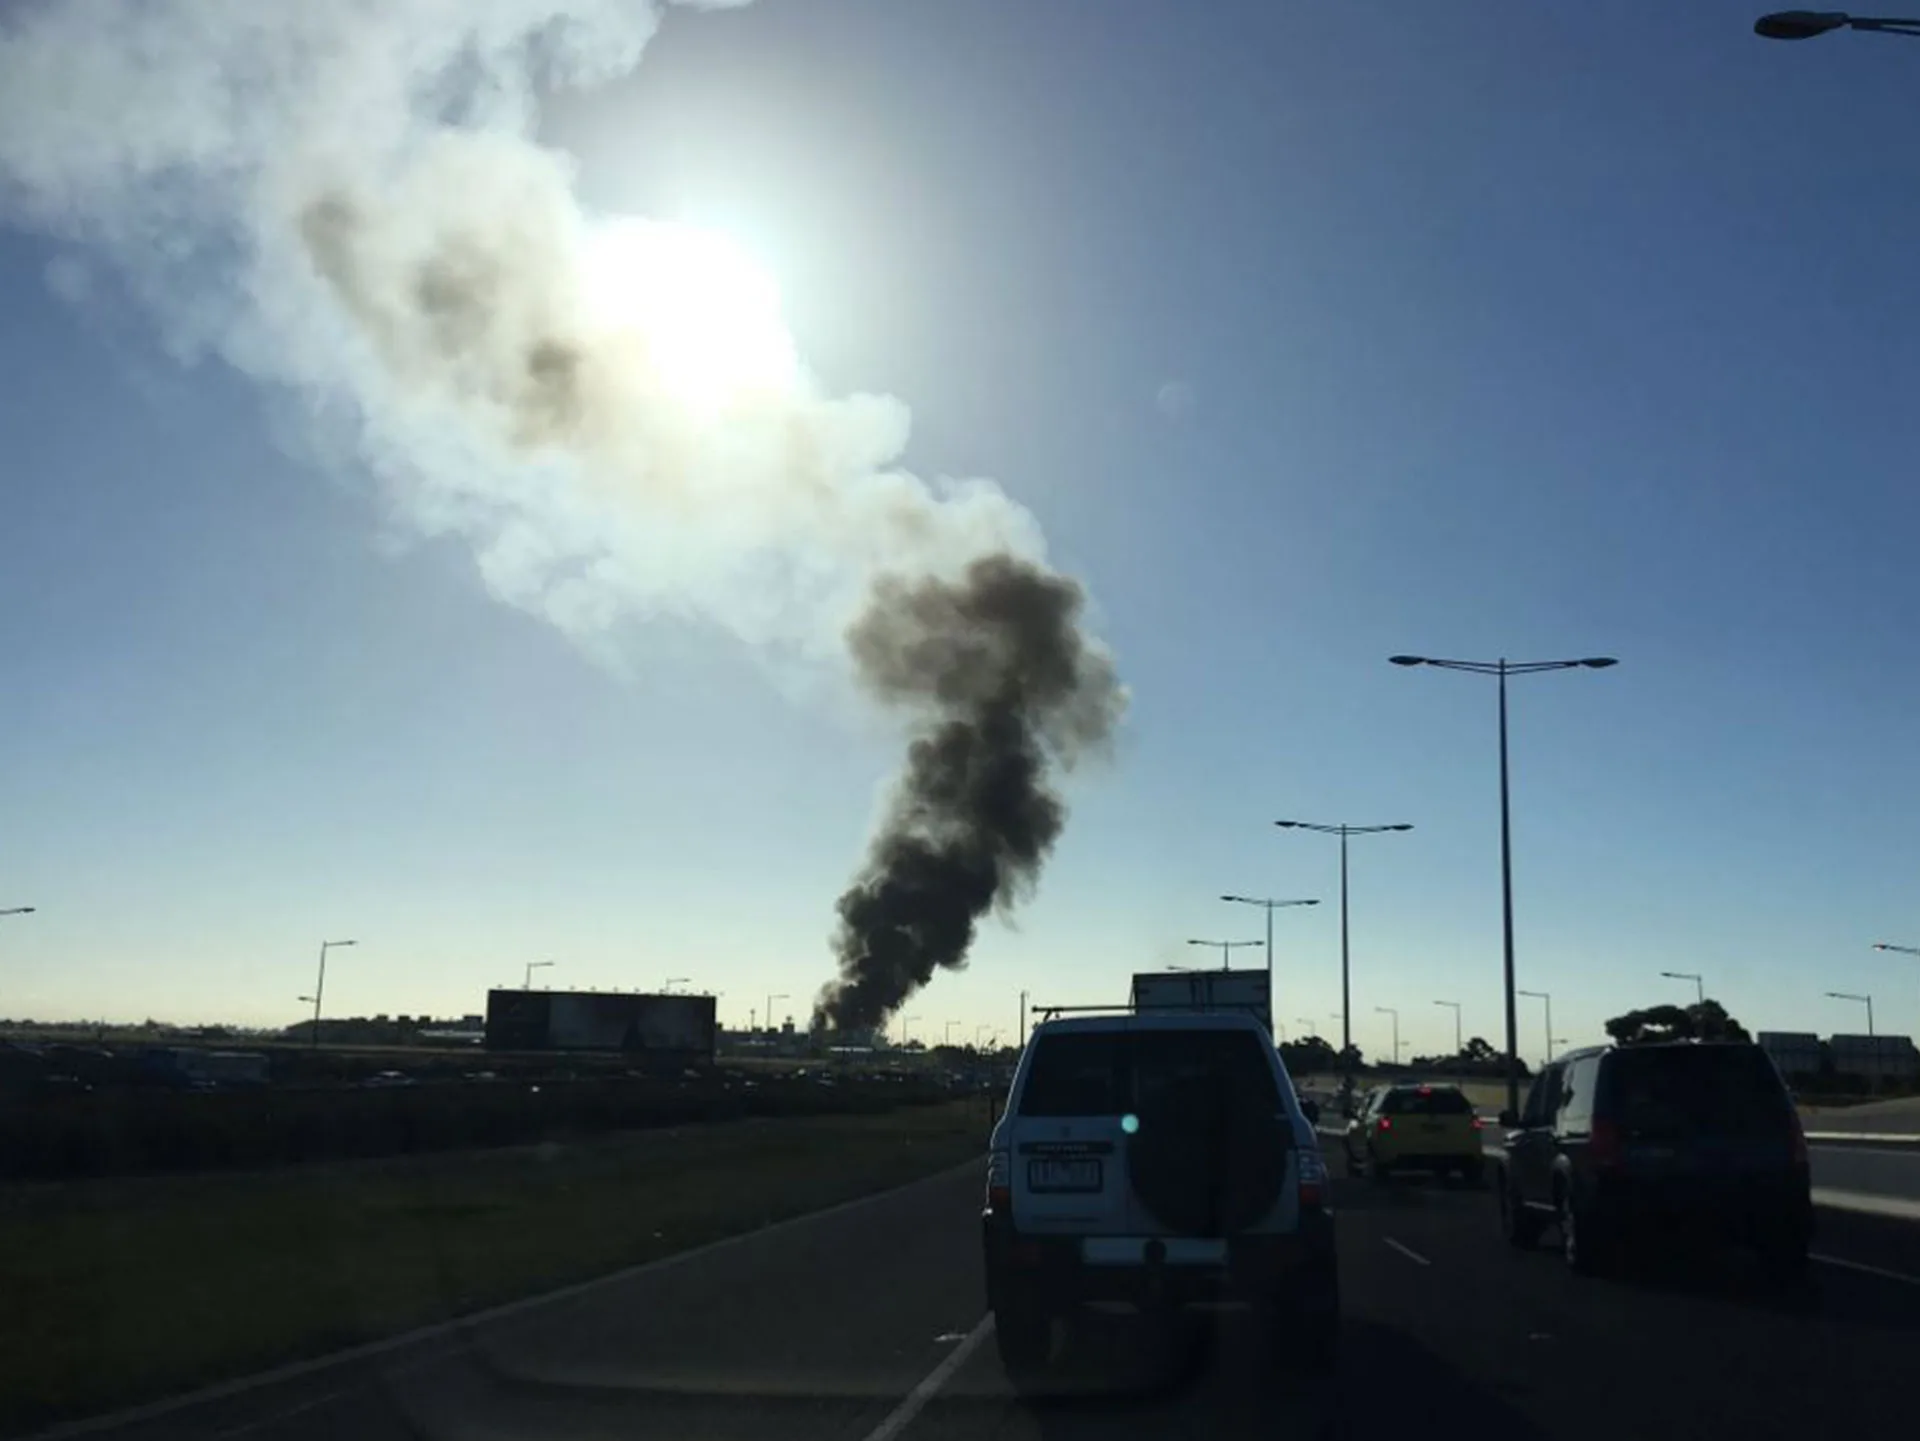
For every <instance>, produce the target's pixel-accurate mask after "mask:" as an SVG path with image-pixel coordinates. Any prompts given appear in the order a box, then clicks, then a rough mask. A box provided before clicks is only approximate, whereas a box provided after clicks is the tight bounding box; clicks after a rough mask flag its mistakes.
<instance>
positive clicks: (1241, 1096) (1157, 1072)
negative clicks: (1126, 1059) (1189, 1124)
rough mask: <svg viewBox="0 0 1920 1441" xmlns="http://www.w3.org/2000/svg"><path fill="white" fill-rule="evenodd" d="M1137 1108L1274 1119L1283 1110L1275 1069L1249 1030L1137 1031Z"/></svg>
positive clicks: (1134, 1054) (1134, 1055)
mask: <svg viewBox="0 0 1920 1441" xmlns="http://www.w3.org/2000/svg"><path fill="white" fill-rule="evenodd" d="M1132 1060H1133V1103H1134V1105H1135V1106H1136V1107H1138V1108H1140V1109H1142V1110H1148V1109H1159V1108H1162V1107H1166V1106H1180V1105H1188V1104H1192V1105H1206V1106H1217V1105H1219V1104H1220V1102H1221V1098H1222V1097H1223V1096H1224V1097H1226V1098H1228V1100H1229V1103H1230V1104H1231V1105H1233V1106H1234V1107H1235V1108H1236V1109H1245V1110H1247V1111H1260V1112H1264V1113H1267V1114H1271V1113H1272V1112H1273V1111H1274V1110H1275V1109H1276V1108H1277V1106H1278V1105H1279V1099H1280V1098H1279V1092H1278V1091H1277V1090H1276V1089H1275V1087H1274V1082H1273V1068H1272V1067H1271V1066H1270V1065H1269V1064H1268V1062H1267V1058H1266V1055H1265V1053H1264V1050H1263V1048H1262V1046H1261V1044H1260V1040H1259V1038H1258V1037H1257V1036H1255V1035H1253V1034H1252V1033H1251V1032H1248V1031H1161V1030H1153V1031H1136V1032H1134V1033H1133V1036H1132Z"/></svg>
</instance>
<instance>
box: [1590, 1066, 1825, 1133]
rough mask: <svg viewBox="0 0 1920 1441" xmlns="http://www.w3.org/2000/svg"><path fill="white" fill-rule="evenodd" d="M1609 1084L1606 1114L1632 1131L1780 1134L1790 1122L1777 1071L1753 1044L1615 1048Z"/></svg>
mask: <svg viewBox="0 0 1920 1441" xmlns="http://www.w3.org/2000/svg"><path fill="white" fill-rule="evenodd" d="M1605 1084H1606V1091H1607V1094H1606V1099H1605V1102H1604V1110H1605V1112H1606V1114H1607V1115H1608V1116H1609V1117H1610V1118H1611V1119H1613V1120H1615V1121H1617V1122H1618V1123H1619V1124H1620V1125H1621V1126H1622V1127H1624V1128H1625V1129H1626V1130H1627V1131H1628V1132H1629V1133H1630V1134H1633V1135H1638V1136H1651V1137H1669V1138H1671V1137H1683V1136H1694V1135H1716V1136H1754V1135H1777V1134H1779V1133H1780V1132H1781V1131H1782V1130H1784V1129H1785V1128H1786V1127H1787V1126H1788V1125H1789V1124H1790V1122H1791V1116H1792V1112H1791V1109H1790V1108H1789V1105H1788V1102H1787V1096H1786V1090H1785V1088H1784V1087H1783V1086H1782V1085H1781V1084H1780V1077H1779V1074H1778V1072H1776V1071H1775V1070H1774V1068H1773V1065H1772V1063H1771V1062H1770V1061H1768V1060H1767V1058H1766V1056H1765V1054H1764V1053H1762V1052H1761V1051H1760V1050H1759V1049H1758V1048H1757V1047H1753V1046H1649V1047H1646V1048H1644V1049H1633V1048H1628V1049H1625V1050H1620V1051H1615V1052H1613V1053H1612V1054H1611V1058H1610V1060H1609V1062H1608V1065H1607V1074H1606V1081H1605Z"/></svg>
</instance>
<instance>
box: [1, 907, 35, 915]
mask: <svg viewBox="0 0 1920 1441" xmlns="http://www.w3.org/2000/svg"><path fill="white" fill-rule="evenodd" d="M35 909H36V908H35V907H33V906H8V907H7V908H6V909H5V910H4V911H0V916H30V915H32V914H33V913H34V910H35Z"/></svg>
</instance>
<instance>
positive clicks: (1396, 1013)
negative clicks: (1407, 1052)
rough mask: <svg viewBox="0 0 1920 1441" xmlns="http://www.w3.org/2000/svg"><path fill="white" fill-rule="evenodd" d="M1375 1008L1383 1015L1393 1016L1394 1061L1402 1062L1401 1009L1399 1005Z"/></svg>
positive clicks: (1395, 1063)
mask: <svg viewBox="0 0 1920 1441" xmlns="http://www.w3.org/2000/svg"><path fill="white" fill-rule="evenodd" d="M1374 1010H1376V1011H1378V1012H1379V1013H1380V1014H1381V1015H1383V1016H1392V1017H1393V1063H1394V1065H1396V1066H1397V1065H1399V1064H1400V1009H1399V1007H1397V1006H1375V1007H1374Z"/></svg>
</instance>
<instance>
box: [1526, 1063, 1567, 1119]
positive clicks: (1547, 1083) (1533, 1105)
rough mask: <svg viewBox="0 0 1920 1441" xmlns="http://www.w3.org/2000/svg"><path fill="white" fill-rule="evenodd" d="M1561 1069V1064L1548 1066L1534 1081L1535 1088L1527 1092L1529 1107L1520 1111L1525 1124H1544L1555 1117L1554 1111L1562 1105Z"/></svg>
mask: <svg viewBox="0 0 1920 1441" xmlns="http://www.w3.org/2000/svg"><path fill="white" fill-rule="evenodd" d="M1560 1070H1561V1068H1560V1067H1559V1066H1548V1067H1547V1068H1546V1069H1545V1070H1544V1071H1542V1072H1541V1073H1540V1074H1539V1075H1538V1076H1537V1077H1536V1078H1535V1079H1534V1082H1533V1089H1532V1090H1531V1091H1529V1092H1527V1107H1526V1109H1525V1110H1524V1111H1522V1112H1521V1113H1520V1124H1521V1125H1523V1126H1544V1125H1546V1124H1547V1123H1548V1122H1550V1121H1551V1120H1552V1119H1553V1113H1554V1112H1555V1111H1556V1110H1558V1109H1559V1106H1560Z"/></svg>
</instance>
